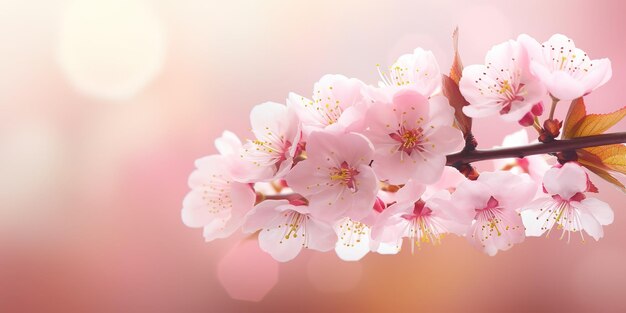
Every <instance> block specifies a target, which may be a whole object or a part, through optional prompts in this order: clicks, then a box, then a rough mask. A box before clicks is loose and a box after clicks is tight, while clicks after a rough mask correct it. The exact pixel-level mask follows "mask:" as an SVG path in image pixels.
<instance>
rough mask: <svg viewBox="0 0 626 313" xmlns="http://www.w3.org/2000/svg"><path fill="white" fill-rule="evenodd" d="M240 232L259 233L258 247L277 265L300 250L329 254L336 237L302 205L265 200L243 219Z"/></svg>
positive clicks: (300, 203) (284, 201)
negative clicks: (276, 262) (327, 252)
mask: <svg viewBox="0 0 626 313" xmlns="http://www.w3.org/2000/svg"><path fill="white" fill-rule="evenodd" d="M243 230H244V232H247V233H252V232H255V231H257V230H261V231H260V232H259V246H260V247H261V250H263V251H265V252H267V253H269V254H270V255H271V256H272V257H273V258H274V259H276V260H277V261H280V262H287V261H289V260H292V259H293V258H295V257H296V256H297V255H298V254H299V253H300V251H301V250H302V248H307V249H312V250H318V251H329V250H331V249H332V248H333V247H334V246H335V242H336V241H337V236H336V235H335V232H334V231H333V229H332V227H331V226H330V225H328V224H326V223H324V222H322V221H320V220H319V219H317V218H316V217H315V216H313V215H311V212H310V210H309V207H308V206H306V205H305V203H304V202H292V203H290V202H289V201H288V200H265V201H263V202H261V203H259V204H257V205H256V206H255V207H254V209H252V211H250V212H249V213H248V214H247V215H246V221H245V223H244V224H243Z"/></svg>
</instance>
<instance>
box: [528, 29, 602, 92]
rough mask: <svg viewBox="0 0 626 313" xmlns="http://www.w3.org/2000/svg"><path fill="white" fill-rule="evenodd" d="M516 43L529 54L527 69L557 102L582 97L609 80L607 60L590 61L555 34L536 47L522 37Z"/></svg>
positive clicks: (535, 43)
mask: <svg viewBox="0 0 626 313" xmlns="http://www.w3.org/2000/svg"><path fill="white" fill-rule="evenodd" d="M518 41H519V42H520V43H521V44H522V45H523V46H524V47H525V48H526V50H527V51H528V54H529V57H530V60H531V62H530V70H531V71H532V72H533V74H535V75H536V76H537V77H538V78H539V79H540V80H541V81H542V82H543V84H545V86H546V87H547V88H548V91H549V92H550V94H551V95H552V96H553V97H555V98H557V99H560V100H573V99H576V98H578V97H582V96H584V95H586V94H588V93H590V92H591V91H593V90H595V89H596V88H598V87H600V86H602V85H604V84H605V83H606V82H607V81H609V79H611V75H612V70H611V61H609V59H599V60H591V59H590V58H589V57H588V56H587V53H585V51H583V50H581V49H578V48H576V46H575V45H574V41H573V40H572V39H570V38H568V37H566V36H564V35H561V34H555V35H553V36H552V37H550V39H548V41H546V42H544V43H543V44H539V42H537V40H535V39H534V38H532V37H530V36H528V35H526V34H523V35H520V36H519V37H518Z"/></svg>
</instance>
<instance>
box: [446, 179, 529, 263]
mask: <svg viewBox="0 0 626 313" xmlns="http://www.w3.org/2000/svg"><path fill="white" fill-rule="evenodd" d="M535 191H536V185H535V183H533V181H532V180H531V179H530V178H529V177H528V175H526V174H522V175H515V174H512V173H510V172H493V173H490V172H486V173H482V174H480V176H479V177H478V180H475V181H465V182H462V183H461V184H459V186H458V187H457V189H456V191H455V192H454V193H453V202H454V203H455V205H457V206H458V207H459V208H461V209H462V210H464V211H465V212H466V214H469V215H471V216H473V217H474V222H473V224H472V226H471V227H470V229H469V231H468V233H467V234H466V237H467V239H468V240H469V241H470V242H471V243H472V244H473V245H474V246H475V247H476V248H478V249H480V250H483V251H484V252H485V253H487V254H488V255H491V256H493V255H495V254H496V253H497V252H498V250H503V251H504V250H508V249H510V248H511V247H512V245H514V244H517V243H520V242H522V241H524V238H525V236H524V225H523V224H522V218H521V217H520V216H519V213H518V210H519V209H520V208H522V207H523V206H524V205H525V204H527V203H528V202H529V201H530V200H531V199H532V197H533V195H534V194H535Z"/></svg>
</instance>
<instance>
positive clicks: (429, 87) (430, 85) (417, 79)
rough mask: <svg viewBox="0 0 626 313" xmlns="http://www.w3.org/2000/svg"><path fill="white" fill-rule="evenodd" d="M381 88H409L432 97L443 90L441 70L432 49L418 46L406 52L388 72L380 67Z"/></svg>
mask: <svg viewBox="0 0 626 313" xmlns="http://www.w3.org/2000/svg"><path fill="white" fill-rule="evenodd" d="M378 73H379V74H380V77H381V79H382V81H381V82H380V83H379V86H380V87H381V88H391V89H394V88H407V89H411V90H415V91H417V92H418V93H420V94H422V95H425V96H426V97H431V96H433V95H435V94H438V93H439V92H440V91H441V72H440V70H439V64H437V59H435V55H434V54H433V53H432V51H428V50H424V49H422V48H417V49H415V51H413V53H411V54H404V55H402V56H400V57H399V58H398V60H397V61H396V62H395V63H394V64H393V65H391V66H390V67H389V72H388V73H383V72H381V70H380V67H379V68H378Z"/></svg>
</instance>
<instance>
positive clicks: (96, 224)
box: [0, 0, 626, 312]
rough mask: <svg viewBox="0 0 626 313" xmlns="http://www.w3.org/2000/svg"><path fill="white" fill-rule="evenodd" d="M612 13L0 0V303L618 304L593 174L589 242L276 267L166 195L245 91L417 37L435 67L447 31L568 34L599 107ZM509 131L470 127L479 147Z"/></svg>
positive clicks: (366, 68) (614, 83)
mask: <svg viewBox="0 0 626 313" xmlns="http://www.w3.org/2000/svg"><path fill="white" fill-rule="evenodd" d="M625 11H626V7H625V6H624V5H623V4H622V3H621V2H620V1H614V2H613V3H611V2H599V1H584V0H570V1H550V2H548V1H514V2H510V1H507V2H505V1H474V2H472V3H470V2H469V1H462V2H460V1H459V2H453V1H436V2H435V1H433V2H422V1H384V2H382V1H381V2H376V3H375V2H373V1H372V2H365V1H341V2H339V1H325V0H324V1H205V0H186V1H182V0H181V1H165V0H162V1H137V0H115V1H112V0H102V1H96V0H77V1H59V0H48V1H34V0H19V1H18V0H15V1H11V0H2V1H0V311H1V312H240V311H254V312H283V311H291V312H293V311H295V312H327V311H338V312H367V311H388V312H389V311H396V312H399V311H423V312H432V311H464V312H470V311H471V312H484V311H498V312H529V311H532V312H540V311H546V312H555V311H558V312H565V311H570V312H574V311H581V312H582V311H587V312H588V311H595V312H598V311H603V312H624V311H626V300H625V299H626V266H624V260H626V246H625V245H624V238H626V212H625V211H624V200H625V199H626V198H624V195H623V194H621V193H620V192H619V191H617V190H616V189H614V188H612V187H611V186H609V185H608V184H607V183H605V182H603V181H601V180H600V179H597V178H595V179H594V180H595V182H596V184H597V185H598V187H599V188H600V190H601V193H600V195H599V198H600V199H602V200H604V201H607V202H610V203H611V204H612V206H613V209H614V210H615V222H614V223H613V225H610V226H609V227H606V228H605V238H604V239H602V240H601V241H599V242H593V241H587V242H586V243H585V244H582V243H581V242H580V241H579V240H572V242H571V243H569V244H567V243H566V242H565V241H559V240H558V238H557V236H554V237H552V238H549V239H545V238H529V239H527V240H526V242H524V243H523V244H521V245H518V246H516V247H514V248H513V249H512V250H510V251H508V252H504V253H499V254H498V255H497V256H496V257H488V256H486V255H484V254H482V253H480V252H479V251H476V250H474V249H473V248H472V247H471V246H470V245H469V244H467V243H466V242H465V241H464V239H462V238H457V237H453V236H450V237H447V238H446V239H445V240H444V242H443V244H442V245H440V246H436V247H431V246H427V247H424V248H422V250H420V251H417V252H416V253H415V254H414V255H411V254H410V251H407V249H405V251H403V252H402V253H401V254H400V255H397V256H381V255H374V254H370V255H368V256H366V257H365V258H364V259H363V260H362V261H360V262H356V263H346V262H342V261H339V260H338V259H337V257H336V256H335V255H334V253H332V252H329V253H325V254H322V253H313V252H305V253H303V254H301V255H300V256H299V257H298V258H297V259H296V260H295V261H293V262H290V263H287V264H277V263H275V262H274V261H272V260H271V259H270V258H269V257H268V256H266V255H265V254H262V253H261V252H259V250H258V246H257V244H256V242H255V241H252V240H250V239H249V238H244V237H243V236H242V235H237V236H234V237H233V238H229V239H227V240H221V241H215V242H211V243H208V244H207V243H204V241H203V238H202V236H201V231H200V230H198V229H190V228H186V227H185V226H184V225H183V224H182V222H181V220H180V207H181V200H182V198H183V196H184V195H185V193H186V192H187V185H186V179H187V176H188V174H189V173H190V172H191V170H192V169H193V161H194V159H196V158H198V157H200V156H203V155H206V154H210V153H214V152H215V149H214V147H213V143H212V142H213V139H214V138H216V137H217V136H219V135H220V134H221V132H222V131H223V130H225V129H229V130H232V131H235V132H236V133H238V134H239V135H240V136H242V137H244V138H245V137H247V136H249V134H248V112H249V110H250V108H251V107H252V106H253V105H255V104H258V103H261V102H264V101H268V100H272V101H278V102H283V101H284V99H285V98H286V96H287V93H288V92H289V91H294V92H297V93H300V94H303V95H307V94H310V93H311V90H312V85H313V83H314V82H315V81H317V80H318V79H319V78H320V77H321V76H322V75H323V74H326V73H340V74H344V75H347V76H351V77H357V78H360V79H362V80H364V81H365V82H367V83H376V81H377V78H378V77H377V73H376V67H375V65H376V64H377V63H380V64H383V65H389V64H390V63H391V62H392V61H393V60H394V59H395V58H396V57H397V56H399V55H400V54H402V53H407V52H410V51H412V50H413V49H414V48H415V47H417V46H422V47H424V48H426V49H431V50H433V51H434V52H435V54H436V55H437V57H438V59H439V62H440V65H441V66H442V69H446V68H448V66H449V65H450V60H451V58H452V49H451V44H450V35H451V32H452V30H453V29H454V27H455V26H457V25H458V26H459V27H460V30H461V37H460V50H461V53H462V57H463V61H464V63H465V64H472V63H478V62H482V59H483V56H484V54H485V52H486V51H487V50H488V49H489V48H490V47H491V46H492V45H494V44H497V43H500V42H502V41H504V40H506V39H509V38H515V37H516V36H517V35H518V34H520V33H523V32H525V33H528V34H530V35H532V36H534V37H536V38H537V39H538V40H540V41H543V40H546V39H547V38H548V37H549V36H550V35H552V34H553V33H556V32H562V33H564V34H566V35H568V36H570V37H572V38H573V39H574V40H575V41H576V44H577V46H579V47H581V48H582V49H584V50H586V51H587V53H589V54H590V56H591V57H592V58H600V57H609V58H610V59H611V60H612V62H613V79H612V80H611V81H610V82H609V83H608V84H607V85H605V86H604V87H602V88H601V89H599V90H598V91H597V92H595V93H593V94H592V95H590V96H589V97H588V101H587V103H588V108H589V111H591V112H608V111H612V110H615V109H617V108H619V107H621V106H623V105H624V103H625V102H626V96H624V95H623V90H624V85H625V83H626V41H624V38H623V31H624V30H625V29H626V19H625V18H624V12H625ZM565 110H566V107H565V106H561V107H559V108H558V109H557V115H558V116H561V117H563V116H564V114H565ZM514 130H516V126H515V125H513V124H506V123H504V122H501V121H499V120H498V119H489V120H483V121H477V122H475V133H476V135H477V137H478V139H479V141H480V145H481V147H490V146H492V145H497V144H500V142H501V140H502V137H503V136H504V135H505V134H508V133H510V132H513V131H514ZM625 130H626V124H625V123H624V122H622V123H620V124H619V125H617V126H616V127H615V128H613V131H625ZM485 166H488V164H487V165H485ZM241 240H243V241H241ZM240 241H241V242H240ZM233 298H236V299H246V300H247V301H244V300H236V299H233ZM251 300H252V301H251Z"/></svg>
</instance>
